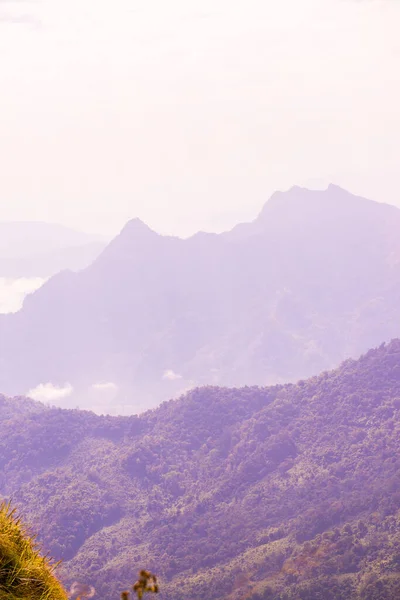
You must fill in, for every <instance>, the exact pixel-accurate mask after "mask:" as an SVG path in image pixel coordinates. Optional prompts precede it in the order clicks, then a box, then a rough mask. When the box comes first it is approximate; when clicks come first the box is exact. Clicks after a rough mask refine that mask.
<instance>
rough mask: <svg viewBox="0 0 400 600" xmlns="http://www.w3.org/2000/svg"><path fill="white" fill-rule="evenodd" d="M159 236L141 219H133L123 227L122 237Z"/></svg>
mask: <svg viewBox="0 0 400 600" xmlns="http://www.w3.org/2000/svg"><path fill="white" fill-rule="evenodd" d="M149 234H150V235H158V233H156V232H155V231H153V230H152V229H151V228H150V227H149V226H148V225H146V223H144V221H142V220H141V219H139V218H135V219H131V220H130V221H128V222H127V223H126V225H125V226H124V227H123V229H122V231H121V234H120V235H129V236H132V235H134V236H145V235H149Z"/></svg>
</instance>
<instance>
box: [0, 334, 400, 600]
mask: <svg viewBox="0 0 400 600" xmlns="http://www.w3.org/2000/svg"><path fill="white" fill-rule="evenodd" d="M23 407H24V400H23V399H20V400H18V401H16V400H8V399H6V398H3V399H2V400H1V401H0V468H1V471H2V473H3V479H2V480H1V481H0V486H1V487H0V491H1V492H2V493H3V495H5V496H12V497H13V499H14V500H15V501H16V502H17V505H18V507H19V510H21V511H22V512H23V515H24V518H26V519H27V520H28V522H30V523H31V524H32V526H33V528H34V530H36V531H40V539H41V542H42V543H43V544H44V546H45V547H46V549H47V550H48V551H49V552H50V553H51V554H52V555H53V556H55V557H56V558H59V559H63V561H64V563H63V567H62V578H63V581H64V582H65V584H66V585H70V583H71V582H72V581H79V582H83V583H86V584H90V585H93V586H94V587H95V588H96V591H97V596H96V597H97V598H99V600H109V598H112V597H118V593H119V591H120V590H122V589H127V588H128V587H129V584H130V583H131V582H132V580H133V578H134V575H135V574H136V572H137V571H138V570H139V569H140V568H142V567H143V566H146V567H147V568H149V569H151V570H153V571H154V572H156V573H157V574H158V575H159V576H160V585H161V590H162V598H164V599H165V600H187V599H188V598H190V599H191V600H203V599H204V600H228V599H229V600H234V599H242V598H244V597H246V598H248V599H251V600H261V599H262V600H292V599H296V600H297V599H304V600H322V599H323V600H394V599H395V598H398V597H399V595H400V538H399V535H398V532H399V527H400V511H399V507H400V470H399V468H400V421H399V416H400V341H399V340H395V341H393V342H391V343H390V344H388V345H382V346H381V347H379V348H378V349H376V350H371V351H369V352H368V353H367V354H365V355H364V356H363V357H362V358H361V359H360V360H358V361H354V360H348V361H346V362H345V363H344V364H343V365H342V366H341V367H340V368H339V369H337V370H335V371H332V372H325V373H323V374H321V375H320V376H318V377H313V378H311V379H309V380H307V381H301V382H299V384H297V385H284V386H275V387H269V388H257V387H247V388H241V389H225V388H213V387H205V388H200V389H196V390H194V391H192V392H190V393H188V394H187V395H186V396H183V397H182V398H180V399H179V400H177V401H170V402H166V403H164V404H163V405H162V406H160V407H159V408H158V409H156V410H154V411H151V412H148V413H146V414H144V415H142V416H140V417H125V418H123V417H118V418H112V417H98V416H96V415H94V414H92V413H88V412H80V411H77V410H73V411H65V410H61V409H49V408H45V407H43V406H41V405H37V404H34V403H27V404H26V410H23Z"/></svg>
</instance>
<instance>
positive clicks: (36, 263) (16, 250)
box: [0, 221, 106, 279]
mask: <svg viewBox="0 0 400 600" xmlns="http://www.w3.org/2000/svg"><path fill="white" fill-rule="evenodd" d="M105 245H106V239H105V238H103V237H101V236H97V235H89V234H86V233H82V232H79V231H75V230H73V229H70V228H68V227H64V226H62V225H57V224H53V223H42V222H40V221H37V222H34V221H27V222H23V221H21V222H0V278H9V279H16V278H21V277H43V278H47V277H50V276H51V275H55V274H56V273H58V272H59V271H62V270H64V269H71V270H80V269H83V268H85V267H87V266H88V265H90V264H91V263H92V262H93V260H94V259H95V258H96V257H97V256H98V255H99V254H100V252H101V251H102V250H103V249H104V247H105Z"/></svg>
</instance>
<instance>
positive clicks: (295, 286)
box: [0, 186, 400, 414]
mask: <svg viewBox="0 0 400 600" xmlns="http://www.w3.org/2000/svg"><path fill="white" fill-rule="evenodd" d="M399 240H400V210H398V209H397V208H395V207H394V206H389V205H384V204H380V203H377V202H371V201H369V200H365V199H363V198H358V197H356V196H353V195H351V194H349V193H347V192H345V191H344V190H341V189H340V188H337V187H335V186H330V187H329V188H328V189H327V190H325V191H310V190H305V189H301V188H293V189H291V190H289V191H288V192H284V193H276V194H274V195H273V196H272V198H271V199H270V200H268V202H267V203H266V205H265V207H264V209H263V210H262V211H261V213H260V215H259V217H258V218H257V219H256V220H255V221H254V222H252V223H247V224H242V225H240V226H238V227H236V228H235V229H234V230H233V231H231V232H228V233H224V234H220V235H215V234H205V233H199V234H197V235H195V236H193V237H191V238H189V239H179V238H173V237H167V236H161V235H158V234H157V233H155V232H154V231H152V230H150V229H149V228H148V227H147V226H146V225H145V224H144V223H142V222H140V221H139V220H133V221H131V222H129V223H128V224H127V226H126V227H125V228H124V230H123V231H122V232H121V234H120V235H119V236H118V237H117V238H115V239H114V240H113V241H112V242H111V244H110V245H109V246H108V247H107V248H106V249H105V251H104V252H103V253H102V254H101V256H100V257H99V258H98V259H97V260H96V261H95V262H94V263H93V264H92V265H91V266H90V267H88V268H87V269H86V270H84V271H82V272H80V273H68V272H64V273H61V274H59V275H57V276H56V277H54V278H52V279H50V281H48V282H47V283H46V284H45V285H44V286H43V287H42V288H41V289H40V290H38V291H37V292H36V293H35V294H33V295H32V296H30V297H29V298H27V299H26V302H25V305H24V308H23V310H22V311H21V312H19V313H18V314H15V315H1V316H0V389H1V390H2V392H3V393H7V394H9V395H17V394H23V395H24V394H25V395H26V394H27V393H28V391H30V390H32V389H33V388H36V387H37V386H40V385H41V384H47V383H48V382H51V383H52V384H53V385H54V386H65V385H66V382H68V383H69V384H70V385H69V386H67V390H66V396H65V399H63V406H67V407H76V406H77V405H78V406H80V407H87V408H94V407H95V408H97V410H101V409H103V410H104V408H105V410H106V412H107V411H115V412H116V413H117V414H133V413H135V412H138V411H139V410H143V409H145V408H149V407H153V406H155V405H157V404H158V403H159V401H160V400H165V399H168V398H171V397H173V396H176V395H179V394H180V393H182V392H183V391H185V390H187V389H190V388H193V387H196V386H199V385H203V384H213V385H227V386H236V387H237V386H242V385H246V384H248V383H251V384H254V385H270V384H275V383H286V382H287V381H296V380H297V379H298V378H300V377H301V378H304V377H308V376H311V375H314V374H318V373H319V372H321V371H322V370H324V369H327V368H334V367H336V366H337V365H338V364H339V363H340V362H341V361H342V360H343V359H345V358H350V357H352V358H357V357H358V356H359V355H360V354H361V353H362V352H365V351H366V350H367V349H368V348H371V347H374V346H377V345H379V344H380V343H382V342H383V341H387V340H389V339H391V338H392V337H396V336H400V284H399V281H400V277H399V275H400V242H399ZM39 339H40V344H39V343H38V340H39ZM100 390H102V394H103V395H102V397H101V398H100V395H101V394H100ZM107 390H108V393H109V395H108V396H107ZM96 398H97V400H96ZM104 405H105V407H104Z"/></svg>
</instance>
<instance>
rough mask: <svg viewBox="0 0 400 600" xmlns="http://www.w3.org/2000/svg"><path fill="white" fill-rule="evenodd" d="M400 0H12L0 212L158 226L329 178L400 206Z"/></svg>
mask: <svg viewBox="0 0 400 600" xmlns="http://www.w3.org/2000/svg"><path fill="white" fill-rule="evenodd" d="M399 27H400V1H399V0H274V1H271V0H240V1H238V0H114V1H113V2H111V1H110V0H108V1H105V0H31V1H29V2H28V1H27V2H24V1H23V0H11V1H7V0H0V165H1V167H0V186H1V187H0V190H1V202H0V220H16V219H19V220H20V219H23V220H28V219H40V220H47V221H58V222H63V223H65V224H68V225H73V226H77V227H81V228H83V229H86V230H89V231H104V232H114V231H116V230H118V229H119V228H120V227H121V226H122V225H123V224H124V222H125V221H127V220H128V219H129V218H131V217H135V216H139V217H141V218H142V219H144V220H145V221H146V222H147V223H148V224H149V225H150V226H152V227H153V228H155V229H157V230H158V231H160V232H171V233H176V234H183V235H185V234H189V233H191V232H193V231H194V230H197V229H199V228H205V229H210V230H220V229H221V228H226V227H229V226H230V225H233V224H234V223H235V222H237V221H239V220H243V219H251V218H253V217H254V216H255V214H256V213H257V212H258V210H259V209H260V207H261V205H262V203H263V202H264V201H265V200H266V199H267V198H268V196H269V195H270V194H271V193H272V192H273V191H274V190H275V189H277V188H280V189H284V188H288V187H290V186H291V185H293V184H300V185H314V184H316V185H319V184H325V183H327V182H329V181H333V182H335V183H338V184H340V185H342V186H343V187H347V188H348V189H350V190H351V191H354V192H357V193H360V194H363V195H366V196H368V197H372V198H374V199H377V200H385V201H388V202H393V203H397V204H399V205H400V174H399V172H398V169H399V167H398V164H399V163H398V161H399V150H400V149H399V145H400V111H399V108H398V107H399V106H400V66H399V65H400V36H399V34H398V32H399Z"/></svg>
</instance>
